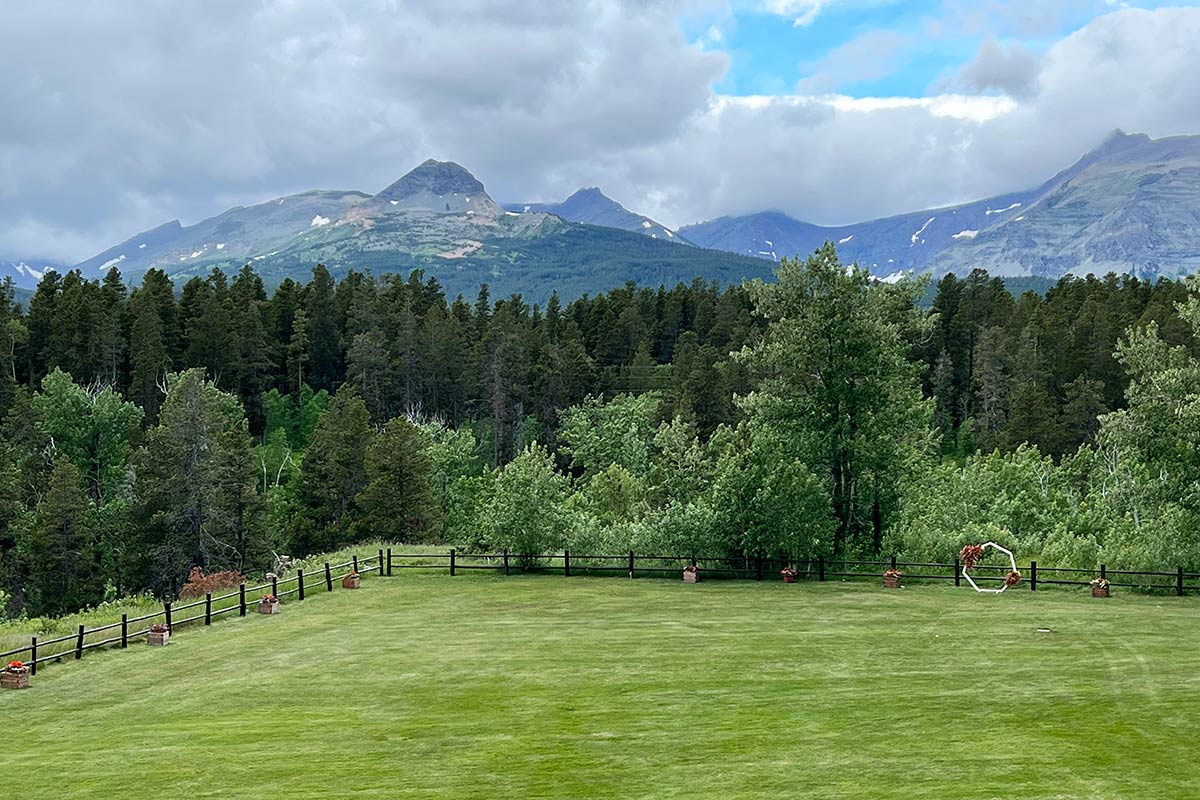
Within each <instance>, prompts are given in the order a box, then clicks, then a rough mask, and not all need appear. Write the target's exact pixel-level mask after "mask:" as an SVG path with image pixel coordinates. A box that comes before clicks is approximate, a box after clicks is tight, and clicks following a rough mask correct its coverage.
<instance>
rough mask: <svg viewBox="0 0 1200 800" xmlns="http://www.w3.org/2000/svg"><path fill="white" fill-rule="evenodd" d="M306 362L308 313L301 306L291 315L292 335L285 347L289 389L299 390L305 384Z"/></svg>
mask: <svg viewBox="0 0 1200 800" xmlns="http://www.w3.org/2000/svg"><path fill="white" fill-rule="evenodd" d="M307 364H308V315H307V314H305V313H304V309H303V308H299V309H296V313H295V315H294V316H293V317H292V336H291V340H290V342H289V343H288V348H287V367H288V384H289V386H290V390H291V391H293V392H299V391H300V390H301V389H302V388H304V386H306V385H307V384H305V382H304V379H305V377H306V376H305V367H306V365H307Z"/></svg>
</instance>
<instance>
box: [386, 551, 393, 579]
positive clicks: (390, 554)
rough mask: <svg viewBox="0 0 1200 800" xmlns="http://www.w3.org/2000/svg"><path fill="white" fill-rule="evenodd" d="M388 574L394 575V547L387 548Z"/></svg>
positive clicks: (389, 575)
mask: <svg viewBox="0 0 1200 800" xmlns="http://www.w3.org/2000/svg"><path fill="white" fill-rule="evenodd" d="M387 576H388V577H389V578H390V577H392V548H390V547H389V548H388V549H387Z"/></svg>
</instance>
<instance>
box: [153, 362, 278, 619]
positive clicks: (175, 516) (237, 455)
mask: <svg viewBox="0 0 1200 800" xmlns="http://www.w3.org/2000/svg"><path fill="white" fill-rule="evenodd" d="M136 463H137V493H138V498H139V501H140V508H139V510H138V512H139V513H138V518H139V520H140V523H141V526H140V534H141V547H140V548H138V552H137V558H138V559H139V561H140V563H139V567H140V580H141V581H142V585H144V586H151V587H153V588H154V589H155V591H157V592H158V593H160V594H161V595H164V596H170V595H172V594H174V593H175V592H176V591H178V589H179V587H180V586H181V585H182V583H183V581H184V579H185V578H186V577H187V574H188V571H189V570H190V568H191V567H193V566H200V567H203V568H205V569H243V568H245V566H246V565H247V563H248V562H251V561H253V560H256V561H257V563H262V560H261V559H262V555H263V551H264V550H265V538H264V533H265V531H264V529H263V526H262V519H261V509H260V508H259V504H258V499H257V495H256V493H255V485H256V483H257V472H256V465H255V463H254V460H253V454H252V452H251V444H250V436H249V431H248V429H247V424H246V419H245V412H244V410H243V409H242V407H241V404H240V403H238V401H237V398H236V397H234V396H233V395H231V394H228V393H227V392H223V391H221V390H220V389H218V388H217V387H216V385H215V384H213V383H212V382H211V381H209V380H206V379H205V376H204V370H203V369H200V368H196V369H190V370H187V371H186V372H183V373H181V374H179V375H175V376H172V378H171V385H170V389H169V391H168V392H167V399H166V402H165V403H164V404H163V407H162V411H161V414H160V421H159V424H158V425H157V426H156V427H154V428H152V429H150V430H149V431H147V432H146V439H145V445H144V446H143V447H142V448H141V449H140V450H139V451H138V454H137V458H136Z"/></svg>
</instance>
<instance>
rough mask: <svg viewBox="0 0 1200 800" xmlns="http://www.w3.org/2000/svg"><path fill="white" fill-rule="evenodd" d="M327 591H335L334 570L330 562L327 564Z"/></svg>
mask: <svg viewBox="0 0 1200 800" xmlns="http://www.w3.org/2000/svg"><path fill="white" fill-rule="evenodd" d="M325 591H327V592H332V591H333V568H332V567H331V566H329V562H328V561H326V562H325Z"/></svg>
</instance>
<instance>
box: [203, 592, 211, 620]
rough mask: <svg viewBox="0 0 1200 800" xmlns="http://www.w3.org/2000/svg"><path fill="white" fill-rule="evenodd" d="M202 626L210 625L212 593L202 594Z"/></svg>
mask: <svg viewBox="0 0 1200 800" xmlns="http://www.w3.org/2000/svg"><path fill="white" fill-rule="evenodd" d="M204 624H205V625H212V592H205V594H204Z"/></svg>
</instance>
